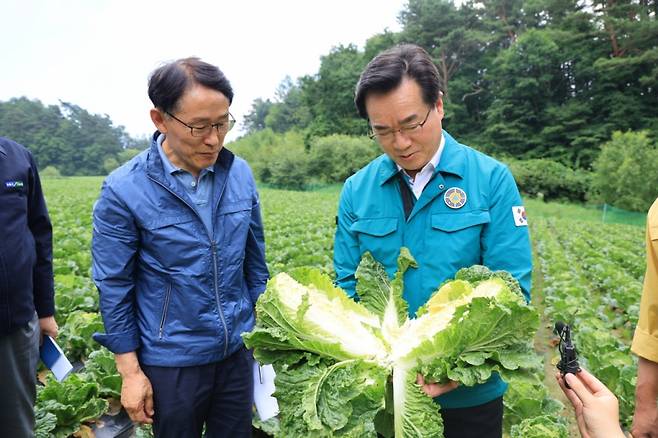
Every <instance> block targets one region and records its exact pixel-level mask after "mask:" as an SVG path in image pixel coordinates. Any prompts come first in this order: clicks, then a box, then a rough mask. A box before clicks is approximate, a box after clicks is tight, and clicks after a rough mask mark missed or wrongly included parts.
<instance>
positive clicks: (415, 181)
mask: <svg viewBox="0 0 658 438" xmlns="http://www.w3.org/2000/svg"><path fill="white" fill-rule="evenodd" d="M445 143H446V139H445V137H444V136H443V134H441V141H440V142H439V148H438V149H437V150H436V152H435V153H434V156H432V159H431V160H430V161H429V162H428V163H427V164H426V165H425V166H423V168H422V169H420V171H419V172H418V173H416V176H415V177H414V178H412V177H410V176H409V174H408V173H407V171H406V170H404V169H403V168H402V167H400V165H399V164H397V166H398V170H401V171H402V172H404V174H405V176H406V177H407V180H408V181H409V186H410V187H411V191H412V192H414V196H415V197H416V199H418V198H420V195H421V193H423V190H424V189H425V186H426V185H427V183H428V182H430V179H431V178H432V175H434V169H436V166H438V165H439V160H440V159H441V153H442V152H443V146H444V145H445Z"/></svg>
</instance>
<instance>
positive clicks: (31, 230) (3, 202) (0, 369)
mask: <svg viewBox="0 0 658 438" xmlns="http://www.w3.org/2000/svg"><path fill="white" fill-rule="evenodd" d="M54 314H55V303H54V289H53V265H52V226H51V224H50V219H49V217H48V210H47V209H46V202H45V201H44V198H43V193H42V191H41V182H40V181H39V173H38V172H37V167H36V165H35V163H34V159H33V158H32V154H30V152H29V151H28V150H27V149H26V148H24V147H23V146H21V145H19V144H18V143H16V142H14V141H11V140H9V139H6V138H2V137H0V358H1V359H0V388H1V389H0V435H1V436H11V437H29V436H33V435H34V401H35V397H36V373H37V362H38V360H39V340H40V336H41V335H44V334H45V335H49V336H52V337H55V336H57V324H56V323H55V318H54V316H53V315H54Z"/></svg>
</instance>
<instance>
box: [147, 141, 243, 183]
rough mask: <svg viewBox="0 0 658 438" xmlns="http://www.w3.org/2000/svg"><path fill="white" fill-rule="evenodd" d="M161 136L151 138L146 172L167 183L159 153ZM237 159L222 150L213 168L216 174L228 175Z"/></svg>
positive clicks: (224, 149)
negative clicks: (159, 138)
mask: <svg viewBox="0 0 658 438" xmlns="http://www.w3.org/2000/svg"><path fill="white" fill-rule="evenodd" d="M159 136H160V131H155V132H154V133H153V137H151V147H150V148H149V152H148V155H147V157H146V170H147V173H148V174H149V175H151V176H152V177H154V178H157V179H158V180H160V181H161V182H165V181H166V178H165V170H164V163H163V162H162V158H161V157H160V153H159V152H158V137H159ZM234 159H235V155H234V154H233V152H231V151H229V150H228V149H226V148H225V147H223V148H222V150H221V151H219V156H218V157H217V161H215V164H214V166H213V168H214V170H215V174H216V175H217V174H220V173H221V174H223V175H225V174H227V173H228V170H229V169H230V168H231V165H232V164H233V160H234Z"/></svg>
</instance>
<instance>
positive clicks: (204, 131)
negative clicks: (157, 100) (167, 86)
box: [165, 111, 235, 137]
mask: <svg viewBox="0 0 658 438" xmlns="http://www.w3.org/2000/svg"><path fill="white" fill-rule="evenodd" d="M165 113H167V114H168V115H169V116H170V117H171V118H173V119H174V120H176V121H177V122H179V123H181V124H183V125H185V126H186V127H188V128H189V129H190V134H191V135H192V137H206V136H207V135H208V134H210V133H211V132H212V130H213V129H216V130H217V133H218V134H226V133H227V132H229V131H230V130H231V128H233V126H235V119H234V118H233V115H231V113H228V115H227V116H226V120H223V121H221V122H217V123H213V124H211V125H205V126H190V125H188V124H187V123H185V122H184V121H182V120H181V119H179V118H178V117H176V116H175V115H173V114H172V113H170V112H169V111H165Z"/></svg>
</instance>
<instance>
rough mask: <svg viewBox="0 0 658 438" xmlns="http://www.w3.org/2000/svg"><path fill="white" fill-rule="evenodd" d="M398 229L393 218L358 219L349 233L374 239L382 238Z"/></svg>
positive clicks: (396, 222) (396, 221)
mask: <svg viewBox="0 0 658 438" xmlns="http://www.w3.org/2000/svg"><path fill="white" fill-rule="evenodd" d="M397 229H398V219H397V218H395V217H384V218H372V219H359V220H357V221H356V222H354V223H353V224H352V225H351V226H350V231H353V232H355V233H362V234H367V235H369V236H374V237H384V236H387V235H389V234H391V233H393V232H395V231H396V230H397Z"/></svg>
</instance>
